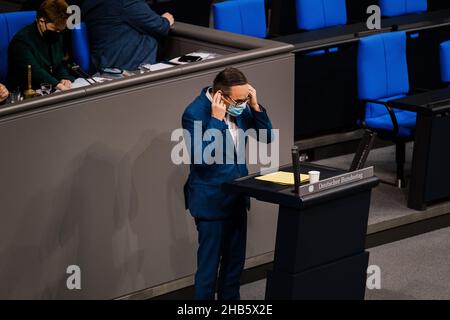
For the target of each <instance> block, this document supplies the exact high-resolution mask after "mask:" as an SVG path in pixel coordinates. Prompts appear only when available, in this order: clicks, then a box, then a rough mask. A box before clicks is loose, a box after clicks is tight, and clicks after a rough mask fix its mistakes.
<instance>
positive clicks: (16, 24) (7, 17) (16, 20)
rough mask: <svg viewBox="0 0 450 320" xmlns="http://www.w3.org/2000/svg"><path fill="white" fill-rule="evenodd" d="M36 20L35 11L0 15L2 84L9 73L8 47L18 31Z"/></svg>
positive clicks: (0, 71)
mask: <svg viewBox="0 0 450 320" xmlns="http://www.w3.org/2000/svg"><path fill="white" fill-rule="evenodd" d="M34 20H36V12H35V11H24V12H11V13H2V14H0V82H2V83H4V82H5V79H6V74H7V73H8V46H9V43H10V42H11V40H12V38H13V37H14V36H15V35H16V33H17V32H18V31H20V30H21V29H22V28H24V27H26V26H27V25H29V24H31V23H32V22H33V21H34Z"/></svg>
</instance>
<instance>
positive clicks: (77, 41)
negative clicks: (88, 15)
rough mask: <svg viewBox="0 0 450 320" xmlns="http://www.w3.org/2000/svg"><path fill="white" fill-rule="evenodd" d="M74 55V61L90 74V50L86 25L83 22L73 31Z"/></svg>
mask: <svg viewBox="0 0 450 320" xmlns="http://www.w3.org/2000/svg"><path fill="white" fill-rule="evenodd" d="M72 54H73V60H74V61H75V62H76V63H77V64H78V65H79V66H80V67H81V69H82V70H83V71H84V72H86V73H89V72H90V69H91V67H90V64H91V59H90V49H89V39H88V33H87V29H86V24H85V23H84V22H81V23H80V25H79V26H76V27H75V28H74V29H72Z"/></svg>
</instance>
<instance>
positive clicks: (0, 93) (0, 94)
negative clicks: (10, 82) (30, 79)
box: [0, 83, 9, 102]
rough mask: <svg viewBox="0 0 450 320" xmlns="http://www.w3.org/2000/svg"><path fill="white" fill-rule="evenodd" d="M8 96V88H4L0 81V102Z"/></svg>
mask: <svg viewBox="0 0 450 320" xmlns="http://www.w3.org/2000/svg"><path fill="white" fill-rule="evenodd" d="M8 96H9V91H8V89H6V87H5V86H4V85H2V84H1V83H0V102H3V101H5V100H6V98H8Z"/></svg>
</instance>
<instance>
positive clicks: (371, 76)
mask: <svg viewBox="0 0 450 320" xmlns="http://www.w3.org/2000/svg"><path fill="white" fill-rule="evenodd" d="M358 89H359V98H360V100H363V101H364V100H376V101H380V102H386V101H389V100H393V99H398V98H401V97H404V96H405V95H407V93H408V92H409V78H408V66H407V62H406V34H405V33H404V32H392V33H384V34H379V35H374V36H370V37H366V38H362V39H361V40H360V42H359V48H358ZM393 111H394V114H395V116H396V118H397V122H398V125H399V130H398V133H397V137H399V138H408V137H411V136H412V134H413V129H414V127H415V125H416V114H415V113H413V112H409V111H402V110H397V109H394V110H393ZM364 120H365V123H366V125H367V126H368V127H369V128H371V129H374V130H377V131H385V132H391V133H392V134H394V135H395V132H394V124H393V121H392V119H391V117H390V115H389V112H388V110H387V108H386V107H385V106H384V105H383V104H377V103H366V105H365V119H364Z"/></svg>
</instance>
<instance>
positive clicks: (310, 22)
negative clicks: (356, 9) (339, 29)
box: [296, 0, 347, 30]
mask: <svg viewBox="0 0 450 320" xmlns="http://www.w3.org/2000/svg"><path fill="white" fill-rule="evenodd" d="M296 14H297V28H299V29H303V30H315V29H321V28H326V27H333V26H338V25H344V24H347V8H346V5H345V0H296Z"/></svg>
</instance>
